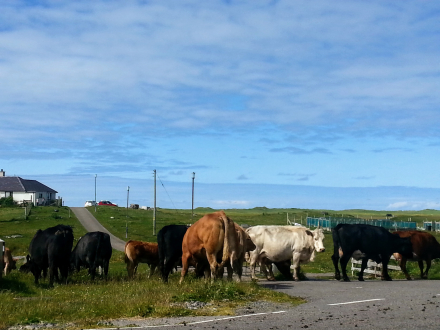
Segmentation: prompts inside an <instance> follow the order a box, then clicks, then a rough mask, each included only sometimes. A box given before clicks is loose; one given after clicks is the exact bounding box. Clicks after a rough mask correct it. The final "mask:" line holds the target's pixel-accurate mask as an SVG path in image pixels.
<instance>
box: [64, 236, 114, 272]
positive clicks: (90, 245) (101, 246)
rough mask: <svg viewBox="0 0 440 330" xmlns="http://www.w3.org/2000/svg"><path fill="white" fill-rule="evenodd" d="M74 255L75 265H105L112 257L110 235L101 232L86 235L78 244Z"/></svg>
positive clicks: (73, 252)
mask: <svg viewBox="0 0 440 330" xmlns="http://www.w3.org/2000/svg"><path fill="white" fill-rule="evenodd" d="M72 255H73V259H74V260H75V263H79V264H83V265H85V266H87V267H89V266H90V265H91V264H93V263H98V264H99V265H103V262H105V261H108V260H110V258H111V256H112V246H111V242H110V235H109V234H107V233H103V232H100V231H96V232H89V233H87V234H85V235H84V236H83V237H81V239H80V240H79V241H78V243H77V244H76V246H75V248H74V250H73V251H72Z"/></svg>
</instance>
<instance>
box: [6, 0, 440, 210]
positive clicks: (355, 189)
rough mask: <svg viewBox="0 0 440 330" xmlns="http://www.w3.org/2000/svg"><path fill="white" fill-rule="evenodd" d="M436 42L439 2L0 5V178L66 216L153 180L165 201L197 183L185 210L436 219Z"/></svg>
mask: <svg viewBox="0 0 440 330" xmlns="http://www.w3.org/2000/svg"><path fill="white" fill-rule="evenodd" d="M439 41H440V3H439V2H437V1H411V2H409V1H405V2H403V1H402V2H400V1H399V2H397V1H368V2H366V1H337V2H328V1H313V2H310V1H240V2H237V1H215V0H214V1H184V0H179V1H123V2H121V1H99V0H97V1H93V2H89V1H75V2H58V1H2V2H1V3H0V77H2V88H1V89H0V104H1V107H0V133H1V135H2V138H1V149H0V150H1V153H0V167H1V168H3V169H4V170H5V171H6V174H7V175H19V176H22V177H23V178H29V179H32V178H36V179H41V181H42V182H43V183H46V184H48V185H49V186H50V187H52V188H54V189H55V190H57V191H59V194H60V195H61V196H63V197H64V199H65V201H66V203H67V204H68V205H71V206H79V205H82V204H83V203H84V201H85V200H86V199H93V197H94V175H95V174H97V175H98V178H99V180H98V183H99V185H98V187H99V189H98V192H99V194H98V198H97V199H98V200H100V199H110V200H113V201H115V202H118V203H119V204H122V205H124V204H125V202H124V200H125V199H126V187H127V186H130V187H131V194H130V195H131V197H130V198H131V199H132V201H133V202H137V203H139V204H141V205H151V204H152V201H151V200H152V188H151V187H152V183H151V179H152V171H153V170H154V169H156V170H157V173H158V174H159V177H160V179H161V181H162V183H163V184H164V187H166V189H167V191H165V190H164V189H163V187H162V186H160V188H161V189H162V191H161V190H160V189H158V195H159V196H158V198H159V199H158V206H161V207H173V206H175V207H178V208H190V207H191V195H190V193H191V173H192V172H196V181H195V182H196V188H197V189H200V190H201V191H203V193H200V194H199V195H198V196H197V194H196V196H197V198H195V206H196V207H197V206H211V207H215V208H229V207H243V208H249V207H255V206H267V207H311V208H331V209H344V208H352V207H353V208H373V209H390V210H391V209H424V208H440V199H439V197H440V196H439V195H440V193H439V192H440V177H439V174H438V172H439V171H438V164H439V155H440V153H439V147H440V134H439V133H440V132H439V124H440V111H439V104H440V93H439V91H440V42H439ZM183 187H189V188H188V189H186V188H183ZM341 189H342V190H341ZM91 190H92V193H91ZM200 190H199V192H201V191H200ZM196 191H197V190H196ZM278 191H279V193H278ZM310 191H313V193H310ZM371 191H374V192H375V193H371ZM402 191H404V193H402Z"/></svg>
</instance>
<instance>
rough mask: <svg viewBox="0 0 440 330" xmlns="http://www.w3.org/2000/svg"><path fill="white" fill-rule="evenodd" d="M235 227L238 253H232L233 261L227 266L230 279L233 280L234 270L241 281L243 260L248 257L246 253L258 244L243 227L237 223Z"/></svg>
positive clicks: (231, 258)
mask: <svg viewBox="0 0 440 330" xmlns="http://www.w3.org/2000/svg"><path fill="white" fill-rule="evenodd" d="M234 228H235V246H236V253H235V252H232V253H231V257H230V260H231V262H230V263H226V267H227V270H228V280H232V272H233V271H234V272H235V273H236V274H237V275H238V281H239V282H240V281H241V275H242V274H243V262H244V261H245V259H246V253H248V252H249V251H253V250H255V248H256V246H255V244H254V242H252V240H251V237H250V236H249V235H248V233H246V231H245V230H244V229H243V228H241V227H240V226H239V225H237V224H236V223H234Z"/></svg>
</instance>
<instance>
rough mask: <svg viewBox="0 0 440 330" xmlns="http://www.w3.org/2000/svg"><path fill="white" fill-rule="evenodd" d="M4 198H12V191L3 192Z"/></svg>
mask: <svg viewBox="0 0 440 330" xmlns="http://www.w3.org/2000/svg"><path fill="white" fill-rule="evenodd" d="M5 197H13V192H12V191H6V192H5Z"/></svg>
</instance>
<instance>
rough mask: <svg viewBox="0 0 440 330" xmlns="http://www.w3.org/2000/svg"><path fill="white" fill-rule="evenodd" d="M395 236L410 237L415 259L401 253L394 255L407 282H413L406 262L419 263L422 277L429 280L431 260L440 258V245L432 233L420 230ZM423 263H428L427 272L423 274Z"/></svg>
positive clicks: (406, 231) (397, 232) (397, 233)
mask: <svg viewBox="0 0 440 330" xmlns="http://www.w3.org/2000/svg"><path fill="white" fill-rule="evenodd" d="M393 234H395V235H398V236H400V237H410V238H411V244H412V248H413V258H411V259H409V258H405V257H404V256H402V255H401V254H399V253H394V258H396V260H398V261H399V266H400V268H401V269H402V271H403V273H404V274H405V276H406V279H407V280H411V276H409V274H408V271H407V270H406V262H407V261H408V260H409V261H417V262H418V263H419V268H420V277H421V278H428V271H429V268H431V260H432V259H437V258H440V244H439V242H437V240H436V239H435V237H434V236H432V235H431V234H430V233H426V232H422V231H418V230H402V231H396V232H394V233H393ZM423 261H426V270H425V271H424V272H423Z"/></svg>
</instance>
